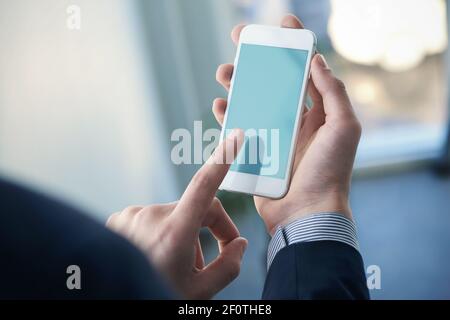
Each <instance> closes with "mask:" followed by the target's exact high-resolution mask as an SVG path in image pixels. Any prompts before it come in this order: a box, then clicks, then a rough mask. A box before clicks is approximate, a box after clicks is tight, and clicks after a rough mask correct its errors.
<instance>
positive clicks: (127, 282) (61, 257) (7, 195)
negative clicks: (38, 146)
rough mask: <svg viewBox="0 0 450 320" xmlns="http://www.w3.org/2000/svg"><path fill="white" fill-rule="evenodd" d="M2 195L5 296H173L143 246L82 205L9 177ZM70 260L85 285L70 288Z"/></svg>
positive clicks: (0, 274)
mask: <svg viewBox="0 0 450 320" xmlns="http://www.w3.org/2000/svg"><path fill="white" fill-rule="evenodd" d="M0 198H1V199H2V205H1V206H0V251H1V253H2V255H3V258H4V261H5V263H2V264H1V265H0V282H1V284H2V286H1V288H2V289H1V291H0V297H2V296H3V297H8V296H9V297H13V298H14V297H19V298H20V297H31V298H36V297H37V298H40V297H44V298H47V297H48V298H152V297H162V298H164V297H168V294H167V290H166V289H164V286H163V284H161V282H160V280H158V276H157V275H156V274H155V272H154V271H153V269H152V267H151V266H150V264H149V262H148V261H147V259H146V257H145V256H144V255H143V254H142V253H141V252H140V251H139V250H138V249H136V248H135V247H134V246H133V245H132V244H130V243H129V242H128V241H126V240H125V239H123V238H122V237H120V236H119V235H116V234H115V233H113V232H111V231H109V230H108V229H107V228H105V227H104V226H103V225H102V224H100V223H99V222H97V221H95V220H93V219H91V218H90V217H88V216H87V215H85V214H84V213H82V212H80V211H79V210H77V209H75V208H73V207H71V206H68V205H66V204H64V203H62V202H60V201H56V200H53V199H51V198H50V197H48V196H46V195H43V194H39V193H37V192H33V191H31V190H28V189H26V188H23V187H20V186H18V185H15V184H13V183H9V182H5V181H0ZM70 266H77V267H79V269H80V274H81V290H69V289H68V288H67V284H66V281H67V278H68V277H69V276H70V275H71V274H70V272H69V273H67V270H68V267H70ZM70 270H71V269H70V268H69V271H70Z"/></svg>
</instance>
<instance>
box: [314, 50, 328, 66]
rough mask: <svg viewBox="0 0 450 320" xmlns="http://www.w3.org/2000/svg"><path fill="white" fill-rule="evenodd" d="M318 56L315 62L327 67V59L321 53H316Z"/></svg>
mask: <svg viewBox="0 0 450 320" xmlns="http://www.w3.org/2000/svg"><path fill="white" fill-rule="evenodd" d="M318 55H319V58H318V59H317V62H319V64H320V66H321V67H322V68H324V69H328V68H329V67H328V63H327V60H325V57H324V56H323V55H322V54H320V53H319V54H318Z"/></svg>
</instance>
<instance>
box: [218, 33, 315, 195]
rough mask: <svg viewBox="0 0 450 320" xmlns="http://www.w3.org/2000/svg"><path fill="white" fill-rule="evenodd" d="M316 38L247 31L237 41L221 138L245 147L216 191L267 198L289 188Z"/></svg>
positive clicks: (302, 35) (280, 193)
mask: <svg viewBox="0 0 450 320" xmlns="http://www.w3.org/2000/svg"><path fill="white" fill-rule="evenodd" d="M315 44H316V37H315V35H314V34H313V33H312V32H311V31H308V30H301V29H287V28H277V27H271V26H261V25H249V26H246V27H245V28H244V29H243V30H242V32H241V35H240V40H239V44H238V49H237V54H236V59H235V66H236V68H235V70H234V74H233V77H232V80H231V85H230V92H229V98H228V101H229V105H228V109H227V112H226V114H225V119H224V125H223V130H222V137H224V136H226V134H227V131H229V130H232V129H233V128H240V129H243V130H244V132H245V137H246V140H245V143H244V147H243V150H242V151H241V152H240V154H239V155H238V157H237V159H236V160H235V163H233V165H232V166H231V168H230V172H229V173H228V174H227V176H226V178H225V180H224V181H223V183H222V185H221V189H222V190H228V191H236V192H243V193H248V194H252V195H260V196H265V197H270V198H281V197H283V196H284V195H285V194H286V192H287V190H288V186H289V181H290V177H291V168H292V164H293V155H294V151H295V145H296V140H297V132H298V128H299V125H300V123H301V117H300V115H301V112H302V109H303V102H304V99H305V95H306V88H307V84H308V77H309V66H310V63H311V57H312V55H313V53H314V51H315Z"/></svg>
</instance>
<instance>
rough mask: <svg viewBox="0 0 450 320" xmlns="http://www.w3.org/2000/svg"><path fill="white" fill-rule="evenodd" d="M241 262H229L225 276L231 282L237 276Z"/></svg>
mask: <svg viewBox="0 0 450 320" xmlns="http://www.w3.org/2000/svg"><path fill="white" fill-rule="evenodd" d="M240 272H241V264H240V263H239V262H234V263H231V264H230V266H229V268H228V270H227V278H228V280H229V281H230V282H231V281H233V280H234V279H236V278H237V277H238V276H239V273H240Z"/></svg>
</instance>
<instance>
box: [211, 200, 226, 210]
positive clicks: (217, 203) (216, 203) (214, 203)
mask: <svg viewBox="0 0 450 320" xmlns="http://www.w3.org/2000/svg"><path fill="white" fill-rule="evenodd" d="M211 207H213V208H214V209H222V208H223V206H222V202H221V201H220V199H219V198H217V197H214V199H213V201H212V204H211Z"/></svg>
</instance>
